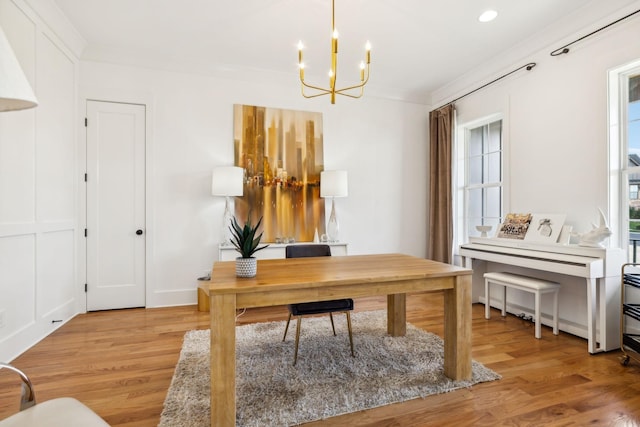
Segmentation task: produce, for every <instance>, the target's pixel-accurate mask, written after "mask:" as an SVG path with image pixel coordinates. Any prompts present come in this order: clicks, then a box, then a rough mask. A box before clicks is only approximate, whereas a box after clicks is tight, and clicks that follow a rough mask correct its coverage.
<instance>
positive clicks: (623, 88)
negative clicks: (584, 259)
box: [609, 61, 640, 262]
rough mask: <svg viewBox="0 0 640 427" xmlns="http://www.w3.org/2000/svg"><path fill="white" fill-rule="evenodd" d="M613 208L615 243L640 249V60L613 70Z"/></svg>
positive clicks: (632, 257)
mask: <svg viewBox="0 0 640 427" xmlns="http://www.w3.org/2000/svg"><path fill="white" fill-rule="evenodd" d="M609 96H610V99H609V106H610V109H609V111H610V115H609V128H610V131H609V134H610V139H609V150H610V151H609V152H610V159H611V161H610V163H609V171H610V173H609V178H610V181H609V188H610V194H611V202H610V206H609V210H610V212H611V215H610V218H611V219H610V221H609V222H610V228H611V229H612V231H613V235H612V236H611V242H610V244H611V246H613V247H622V248H625V247H626V248H628V256H629V258H628V259H629V261H632V262H637V261H638V255H640V253H639V249H640V199H639V197H640V195H639V194H638V193H639V190H640V61H636V62H634V63H631V64H628V65H625V66H623V67H621V68H618V69H615V70H612V71H610V73H609Z"/></svg>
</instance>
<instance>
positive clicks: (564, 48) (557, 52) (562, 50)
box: [549, 9, 640, 56]
mask: <svg viewBox="0 0 640 427" xmlns="http://www.w3.org/2000/svg"><path fill="white" fill-rule="evenodd" d="M638 12H640V9H638V10H636V11H635V12H631V13H630V14H628V15H627V16H623V17H622V18H620V19H618V20H616V21H613V22H612V23H610V24H607V25H605V26H604V27H601V28H598V29H597V30H595V31H592V32H590V33H589V34H587V35H585V36H582V37H580V38H579V39H576V40H574V41H572V42H571V43H569V44H566V45H564V46H562V47H560V48H558V49H556V50H554V51H553V52H551V53H550V54H549V55H551V56H560V55H564V54H565V53H569V46H571V45H572V44H574V43H577V42H579V41H581V40H584V39H586V38H587V37H591V36H592V35H594V34H596V33H598V32H600V31H602V30H604V29H605V28H609V27H610V26H612V25H615V24H617V23H618V22H620V21H624V20H625V19H627V18H630V17H631V16H633V15H635V14H636V13H638Z"/></svg>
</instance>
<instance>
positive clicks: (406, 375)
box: [159, 311, 500, 427]
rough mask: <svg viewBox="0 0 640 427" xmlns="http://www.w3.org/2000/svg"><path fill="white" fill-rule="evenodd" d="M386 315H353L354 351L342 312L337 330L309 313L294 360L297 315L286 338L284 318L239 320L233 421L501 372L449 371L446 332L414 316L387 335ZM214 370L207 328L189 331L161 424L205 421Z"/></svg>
mask: <svg viewBox="0 0 640 427" xmlns="http://www.w3.org/2000/svg"><path fill="white" fill-rule="evenodd" d="M386 316H387V315H386V312H385V311H371V312H361V313H354V314H353V315H352V324H353V340H354V346H355V353H356V357H355V358H354V357H351V352H350V349H349V337H348V332H347V326H346V323H347V322H346V318H345V316H344V315H342V314H339V315H336V316H334V321H335V324H336V333H337V336H333V333H332V331H331V323H330V321H329V316H323V317H312V318H304V319H303V320H302V333H301V336H300V348H299V350H298V362H297V364H296V366H293V351H294V339H295V322H291V325H290V326H289V332H288V334H287V340H286V341H285V342H282V335H283V333H284V326H285V322H269V323H256V324H250V325H244V326H237V327H236V359H237V361H236V405H237V409H236V413H237V422H236V425H237V426H243V427H253V426H256V427H257V426H260V427H263V426H290V425H297V424H300V423H305V422H309V421H314V420H319V419H326V418H329V417H333V416H336V415H340V414H345V413H349V412H355V411H361V410H364V409H370V408H374V407H378V406H383V405H388V404H391V403H397V402H402V401H405V400H409V399H415V398H418V397H420V398H423V397H425V396H429V395H431V394H437V393H444V392H449V391H452V390H456V389H459V388H463V387H470V386H471V385H473V384H476V383H479V382H485V381H493V380H496V379H499V378H500V376H499V375H498V374H497V373H495V372H494V371H492V370H490V369H488V368H486V367H485V366H483V365H482V364H480V363H477V362H475V361H474V362H473V377H472V379H471V380H469V381H453V380H451V379H449V378H447V377H445V376H444V371H443V341H442V339H441V338H439V337H438V336H437V335H434V334H432V333H429V332H425V331H423V330H422V329H419V328H416V327H415V326H413V325H411V324H407V334H406V336H404V337H396V338H393V337H390V336H388V335H387V333H386V330H387V327H386ZM209 378H210V375H209V331H208V330H196V331H189V332H187V333H186V334H185V337H184V344H183V346H182V352H181V353H180V360H179V361H178V365H177V366H176V370H175V373H174V376H173V379H172V381H171V386H170V388H169V391H168V393H167V397H166V399H165V402H164V409H163V411H162V416H161V418H160V424H159V426H160V427H177V426H180V427H192V426H193V427H196V426H208V425H209V420H210V413H209V390H210V384H209Z"/></svg>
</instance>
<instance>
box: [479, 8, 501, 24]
mask: <svg viewBox="0 0 640 427" xmlns="http://www.w3.org/2000/svg"><path fill="white" fill-rule="evenodd" d="M496 16H498V12H496V11H495V10H486V11H484V12H482V15H480V16H479V17H478V21H480V22H489V21H493V20H494V19H496Z"/></svg>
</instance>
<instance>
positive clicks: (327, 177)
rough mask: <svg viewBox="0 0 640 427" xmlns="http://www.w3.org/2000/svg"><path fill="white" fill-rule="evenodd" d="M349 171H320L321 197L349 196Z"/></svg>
mask: <svg viewBox="0 0 640 427" xmlns="http://www.w3.org/2000/svg"><path fill="white" fill-rule="evenodd" d="M348 195H349V191H348V185H347V171H322V172H320V197H347V196H348Z"/></svg>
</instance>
